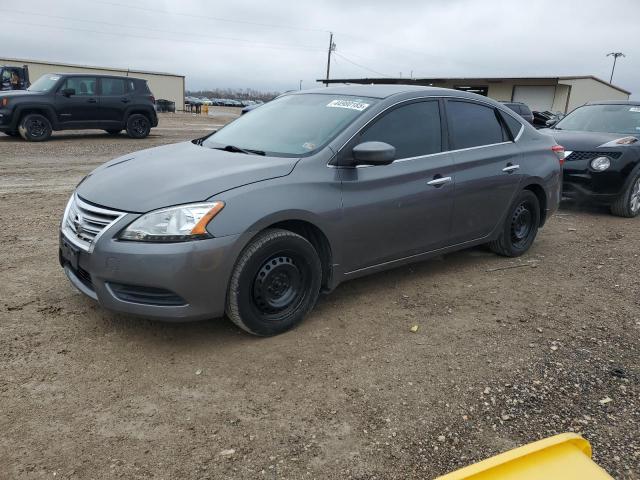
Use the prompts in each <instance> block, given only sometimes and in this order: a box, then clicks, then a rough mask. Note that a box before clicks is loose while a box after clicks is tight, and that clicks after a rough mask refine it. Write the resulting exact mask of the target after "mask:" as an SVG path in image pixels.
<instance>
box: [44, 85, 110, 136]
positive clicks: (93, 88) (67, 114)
mask: <svg viewBox="0 0 640 480" xmlns="http://www.w3.org/2000/svg"><path fill="white" fill-rule="evenodd" d="M97 81H98V80H97V77H85V76H82V77H67V78H66V79H65V80H64V81H63V82H62V84H61V85H60V87H58V90H57V92H56V99H55V105H56V114H57V116H58V121H59V122H60V124H61V125H62V126H63V127H66V128H73V127H79V128H90V127H91V126H95V125H96V124H98V123H99V117H100V113H99V108H98V95H97ZM65 89H71V90H73V91H74V92H75V93H73V94H72V95H69V96H67V95H64V94H63V93H62V92H63V90H65Z"/></svg>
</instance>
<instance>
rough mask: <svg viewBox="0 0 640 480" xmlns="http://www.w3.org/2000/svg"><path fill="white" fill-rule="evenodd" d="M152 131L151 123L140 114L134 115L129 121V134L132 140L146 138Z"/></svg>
mask: <svg viewBox="0 0 640 480" xmlns="http://www.w3.org/2000/svg"><path fill="white" fill-rule="evenodd" d="M150 131H151V122H149V119H148V118H147V117H145V116H144V115H142V114H140V113H134V114H133V115H131V116H130V117H129V118H128V119H127V134H128V135H129V136H130V137H131V138H145V137H146V136H147V135H149V132H150Z"/></svg>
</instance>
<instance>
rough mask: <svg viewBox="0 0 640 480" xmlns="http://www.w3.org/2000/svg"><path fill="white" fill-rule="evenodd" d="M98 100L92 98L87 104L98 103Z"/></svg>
mask: <svg viewBox="0 0 640 480" xmlns="http://www.w3.org/2000/svg"><path fill="white" fill-rule="evenodd" d="M96 102H97V100H96V99H95V98H90V99H89V100H87V103H96Z"/></svg>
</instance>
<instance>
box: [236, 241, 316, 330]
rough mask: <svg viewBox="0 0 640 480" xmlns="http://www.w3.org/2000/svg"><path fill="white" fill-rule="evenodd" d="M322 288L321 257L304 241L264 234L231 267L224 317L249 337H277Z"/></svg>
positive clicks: (294, 322) (310, 305)
mask: <svg viewBox="0 0 640 480" xmlns="http://www.w3.org/2000/svg"><path fill="white" fill-rule="evenodd" d="M321 283H322V266H321V264H320V258H319V256H318V253H317V252H316V250H315V248H314V247H313V245H312V244H311V243H309V241H308V240H307V239H306V238H304V237H302V236H300V235H298V234H296V233H293V232H290V231H288V230H281V229H269V230H265V231H264V232H261V233H259V234H258V235H257V236H256V237H255V238H254V239H253V240H252V241H251V242H250V243H249V245H247V246H246V247H245V249H244V250H243V251H242V253H241V254H240V257H239V258H238V260H237V262H236V265H235V267H234V269H233V273H232V275H231V281H230V282H229V290H228V292H227V305H226V313H227V316H228V317H229V319H230V320H231V321H232V322H233V323H235V324H236V325H237V326H238V327H240V328H242V329H243V330H245V331H247V332H249V333H251V334H253V335H258V336H264V337H266V336H271V335H277V334H279V333H282V332H285V331H287V330H289V329H291V328H293V327H294V326H295V325H297V324H298V323H300V322H301V321H302V319H303V318H304V317H305V316H306V315H307V313H309V312H310V311H311V309H312V308H313V306H314V305H315V303H316V300H317V299H318V294H319V293H320V284H321Z"/></svg>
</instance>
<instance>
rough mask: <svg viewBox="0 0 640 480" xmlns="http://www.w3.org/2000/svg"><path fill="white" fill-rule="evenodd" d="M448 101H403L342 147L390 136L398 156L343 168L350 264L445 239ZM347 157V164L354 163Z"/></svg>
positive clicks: (431, 246)
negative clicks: (445, 108)
mask: <svg viewBox="0 0 640 480" xmlns="http://www.w3.org/2000/svg"><path fill="white" fill-rule="evenodd" d="M442 123H443V117H442V116H441V105H440V102H439V101H438V100H437V99H436V100H428V101H418V102H410V103H404V104H402V105H399V106H396V107H393V108H392V109H390V110H388V111H387V112H385V113H384V114H382V116H381V117H379V118H378V119H377V120H375V121H374V122H372V123H371V124H370V125H368V126H367V127H365V128H364V129H363V130H362V131H361V132H360V133H359V134H358V135H356V137H355V138H354V139H353V140H352V141H351V142H350V143H349V144H348V145H347V146H346V147H345V148H344V149H343V150H342V152H341V155H342V154H343V153H344V154H345V155H347V156H349V155H351V153H350V152H351V150H352V149H353V147H354V146H356V145H357V144H359V143H362V142H368V141H379V142H386V143H389V144H391V145H393V146H394V147H395V148H396V160H395V161H394V162H393V163H392V164H390V165H385V166H375V167H370V166H363V167H359V168H341V169H340V176H341V183H342V192H343V193H342V196H343V220H344V228H343V231H344V237H343V241H344V251H345V256H344V259H345V260H344V264H345V268H346V270H347V271H356V270H360V269H363V268H366V267H370V266H373V265H377V264H381V263H384V262H388V261H392V260H395V259H399V258H403V257H408V256H411V255H415V254H419V253H423V252H426V251H430V250H435V249H437V248H440V247H442V246H443V245H445V244H446V242H447V239H448V236H449V230H450V226H451V209H452V202H453V190H454V182H453V178H452V169H453V160H452V156H451V155H450V154H449V153H447V152H443V146H444V144H445V142H444V138H443V134H442V128H441V125H442ZM346 162H348V158H347V159H346V161H344V162H343V160H342V159H341V162H340V163H341V164H343V165H344V164H348V163H346Z"/></svg>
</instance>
